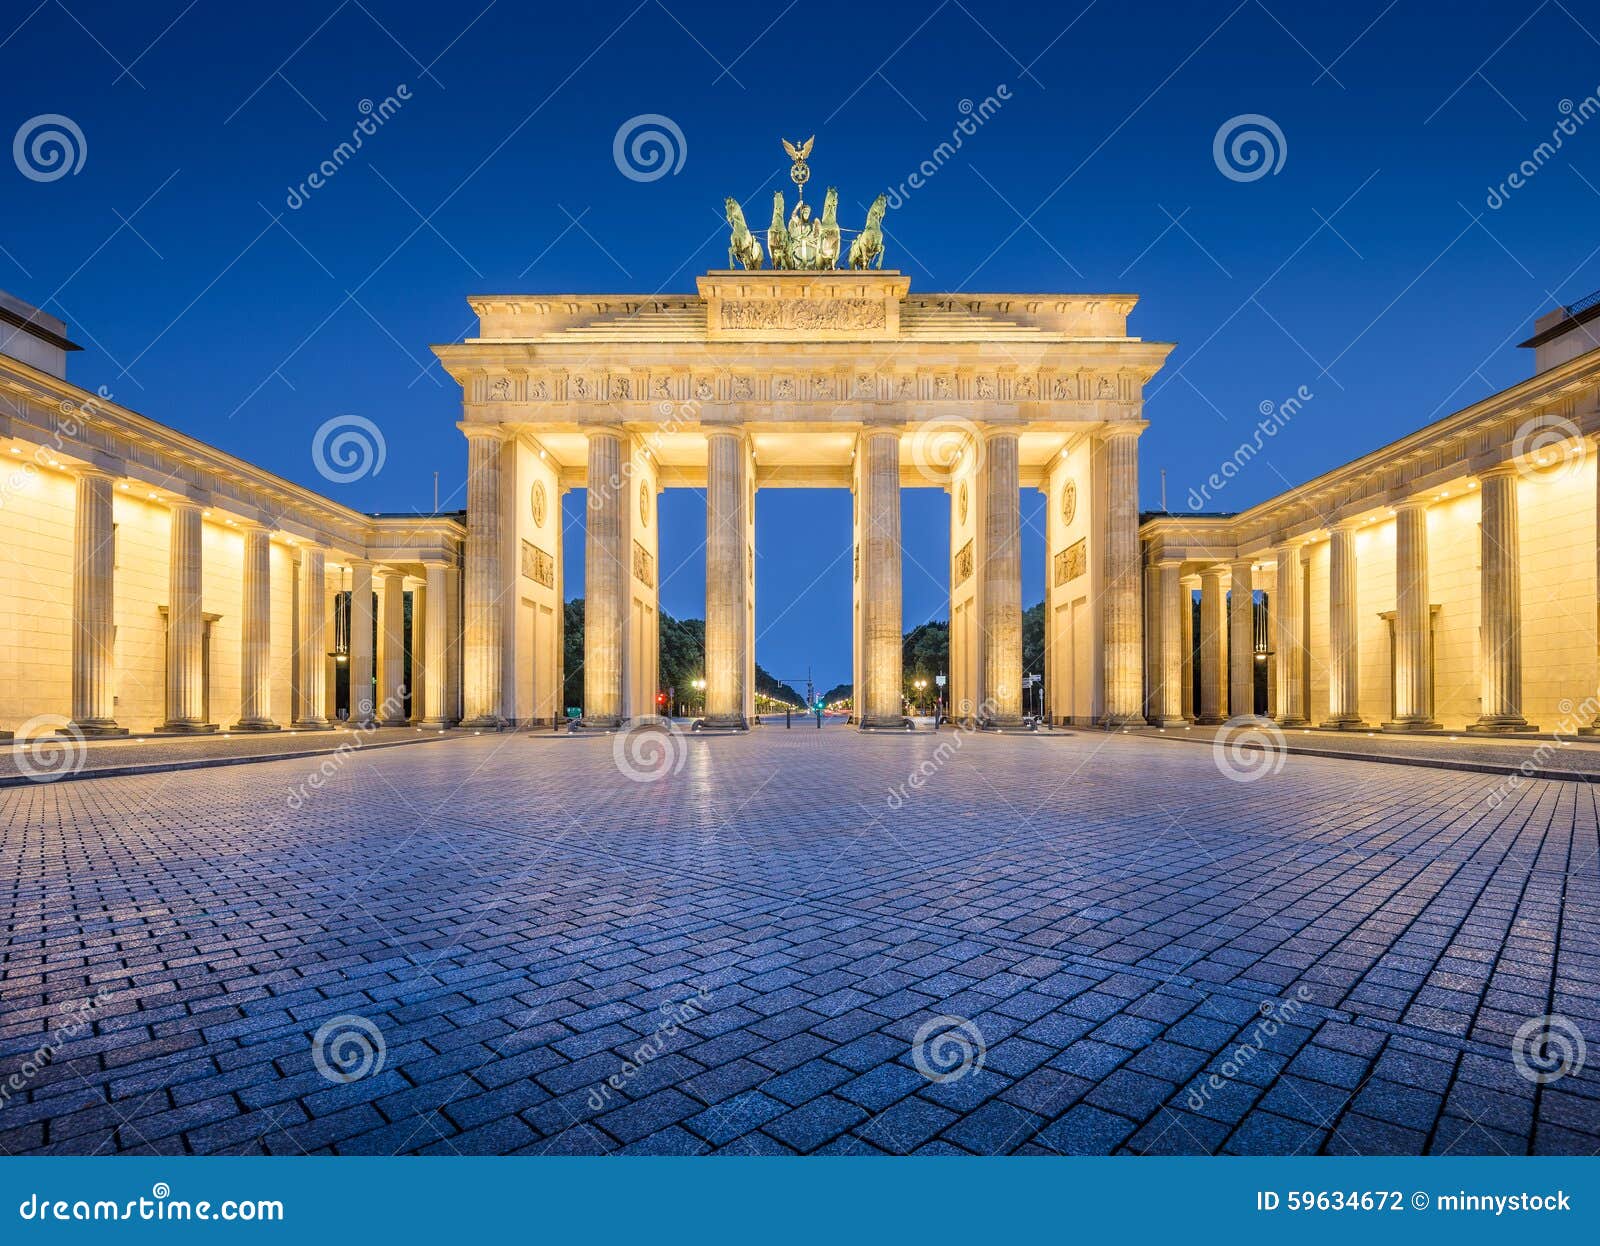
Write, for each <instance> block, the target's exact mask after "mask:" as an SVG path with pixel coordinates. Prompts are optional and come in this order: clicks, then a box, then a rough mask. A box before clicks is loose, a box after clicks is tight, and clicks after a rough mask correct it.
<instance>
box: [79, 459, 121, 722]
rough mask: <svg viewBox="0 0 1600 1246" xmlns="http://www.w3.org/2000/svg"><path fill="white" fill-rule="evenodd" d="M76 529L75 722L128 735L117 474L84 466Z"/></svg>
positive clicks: (82, 468) (80, 481)
mask: <svg viewBox="0 0 1600 1246" xmlns="http://www.w3.org/2000/svg"><path fill="white" fill-rule="evenodd" d="M75 475H76V476H77V515H76V518H75V520H74V523H73V529H72V545H73V549H72V725H73V726H74V727H75V728H77V730H78V731H80V732H82V733H83V734H84V735H86V736H93V735H127V734H128V732H127V729H126V728H125V727H119V726H117V722H116V711H115V707H114V701H115V697H114V693H113V691H112V680H113V677H114V674H115V651H116V646H115V638H116V625H115V623H114V621H113V615H112V603H113V600H114V588H115V585H114V578H115V571H114V567H115V565H116V559H115V552H116V551H115V547H114V545H113V540H114V536H113V533H114V528H113V526H112V519H111V486H112V483H113V477H112V476H111V474H110V473H109V472H104V471H101V470H100V469H99V468H93V467H80V468H78V469H77V470H76V472H75Z"/></svg>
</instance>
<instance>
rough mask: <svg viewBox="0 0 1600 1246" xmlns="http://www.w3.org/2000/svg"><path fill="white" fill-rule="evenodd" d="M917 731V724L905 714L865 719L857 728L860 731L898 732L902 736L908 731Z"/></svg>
mask: <svg viewBox="0 0 1600 1246" xmlns="http://www.w3.org/2000/svg"><path fill="white" fill-rule="evenodd" d="M916 729H917V725H916V723H914V722H912V721H911V720H910V719H909V718H907V717H906V716H905V715H904V714H895V715H894V716H892V717H884V718H863V719H862V720H861V722H860V723H859V724H857V727H856V730H858V731H879V732H882V731H889V732H898V733H900V734H902V735H903V734H904V733H905V732H907V731H915V730H916Z"/></svg>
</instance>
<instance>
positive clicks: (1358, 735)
mask: <svg viewBox="0 0 1600 1246" xmlns="http://www.w3.org/2000/svg"><path fill="white" fill-rule="evenodd" d="M1249 730H1250V729H1249V728H1248V727H1245V728H1244V729H1243V731H1244V733H1245V735H1246V737H1248V734H1249ZM1239 732H1240V729H1239V728H1230V727H1200V726H1192V727H1182V728H1173V729H1170V730H1167V731H1157V730H1156V729H1155V728H1153V727H1145V728H1136V729H1135V732H1134V733H1135V734H1138V735H1144V736H1149V737H1151V738H1158V739H1164V740H1171V741H1181V742H1184V743H1191V744H1196V743H1197V744H1204V745H1210V744H1211V742H1212V741H1213V740H1215V739H1216V738H1217V736H1218V735H1219V734H1220V735H1223V736H1224V738H1225V739H1226V738H1227V737H1228V736H1229V735H1238V734H1239ZM1279 738H1281V741H1282V744H1283V746H1284V747H1286V748H1289V749H1291V750H1293V751H1295V752H1315V753H1328V754H1332V755H1337V756H1344V757H1350V756H1355V757H1371V758H1374V759H1379V758H1387V759H1390V760H1391V761H1394V760H1405V761H1412V762H1416V763H1419V764H1429V765H1436V766H1445V767H1450V766H1458V767H1461V768H1463V769H1471V768H1473V767H1481V768H1483V769H1484V770H1498V771H1500V772H1502V773H1503V772H1507V771H1512V770H1518V769H1520V768H1522V767H1526V768H1527V769H1526V770H1525V771H1524V773H1527V774H1530V775H1534V776H1536V777H1538V778H1566V777H1569V776H1570V777H1571V778H1573V779H1577V780H1580V781H1583V782H1595V781H1600V736H1580V735H1575V734H1568V735H1567V736H1565V737H1564V738H1556V737H1554V736H1551V735H1523V734H1520V733H1519V734H1513V735H1495V736H1482V735H1473V734H1470V733H1468V732H1465V731H1461V732H1447V733H1445V734H1442V735H1435V734H1430V735H1404V734H1397V733H1390V732H1383V731H1323V730H1318V729H1316V728H1309V729H1308V728H1298V727H1291V728H1288V729H1287V730H1284V731H1282V732H1281V736H1280V737H1279Z"/></svg>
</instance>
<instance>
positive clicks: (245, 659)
mask: <svg viewBox="0 0 1600 1246" xmlns="http://www.w3.org/2000/svg"><path fill="white" fill-rule="evenodd" d="M241 570H242V572H243V577H242V578H243V591H242V592H241V593H240V600H239V721H238V722H236V723H235V724H234V725H233V730H235V731H276V730H277V729H278V724H277V723H275V722H273V721H272V532H271V530H270V529H269V528H268V527H267V526H266V525H265V524H260V523H246V524H245V525H244V564H243V567H242V568H241Z"/></svg>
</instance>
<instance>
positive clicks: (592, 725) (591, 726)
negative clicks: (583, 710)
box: [576, 714, 622, 731]
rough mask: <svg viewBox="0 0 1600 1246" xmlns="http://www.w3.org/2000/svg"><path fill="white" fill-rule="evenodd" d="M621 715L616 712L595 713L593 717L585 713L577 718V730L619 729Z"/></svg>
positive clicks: (620, 727)
mask: <svg viewBox="0 0 1600 1246" xmlns="http://www.w3.org/2000/svg"><path fill="white" fill-rule="evenodd" d="M621 729H622V717H621V715H618V714H603V715H602V714H596V715H594V716H593V717H590V716H589V715H587V714H585V715H584V716H583V717H582V718H580V719H578V720H577V724H576V730H578V731H620V730H621Z"/></svg>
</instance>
